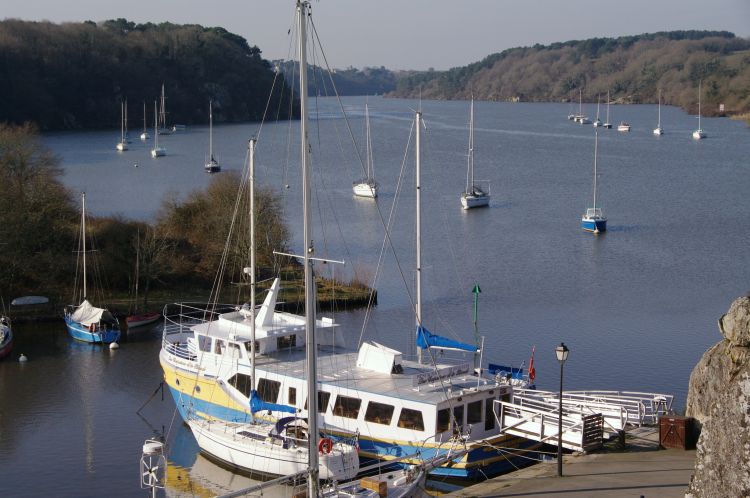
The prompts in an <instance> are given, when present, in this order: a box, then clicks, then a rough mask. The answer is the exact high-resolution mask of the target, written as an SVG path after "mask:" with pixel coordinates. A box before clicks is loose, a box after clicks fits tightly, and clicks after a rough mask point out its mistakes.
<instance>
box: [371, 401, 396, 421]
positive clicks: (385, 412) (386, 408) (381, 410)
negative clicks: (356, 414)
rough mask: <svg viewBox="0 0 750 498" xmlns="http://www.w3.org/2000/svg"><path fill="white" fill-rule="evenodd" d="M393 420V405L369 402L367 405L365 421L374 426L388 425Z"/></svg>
mask: <svg viewBox="0 0 750 498" xmlns="http://www.w3.org/2000/svg"><path fill="white" fill-rule="evenodd" d="M391 418H393V405H386V404H384V403H377V402H375V401H370V402H369V403H367V410H366V411H365V420H366V421H367V422H375V423H376V424H383V425H390V424H391Z"/></svg>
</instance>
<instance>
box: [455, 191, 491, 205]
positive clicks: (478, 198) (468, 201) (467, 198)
mask: <svg viewBox="0 0 750 498" xmlns="http://www.w3.org/2000/svg"><path fill="white" fill-rule="evenodd" d="M489 204H490V196H489V195H472V194H465V193H464V194H461V207H463V208H464V209H473V208H478V207H485V206H489Z"/></svg>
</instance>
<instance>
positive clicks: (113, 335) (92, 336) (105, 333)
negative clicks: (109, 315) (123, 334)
mask: <svg viewBox="0 0 750 498" xmlns="http://www.w3.org/2000/svg"><path fill="white" fill-rule="evenodd" d="M65 325H66V327H67V328H68V334H69V335H70V337H72V338H73V339H76V340H77V341H82V342H90V343H94V344H108V343H112V342H117V341H119V340H120V329H119V328H107V329H105V330H100V329H98V328H97V329H96V330H94V331H91V330H90V329H89V328H88V327H86V326H85V325H83V324H81V323H79V322H76V321H73V320H72V319H71V318H70V316H66V317H65Z"/></svg>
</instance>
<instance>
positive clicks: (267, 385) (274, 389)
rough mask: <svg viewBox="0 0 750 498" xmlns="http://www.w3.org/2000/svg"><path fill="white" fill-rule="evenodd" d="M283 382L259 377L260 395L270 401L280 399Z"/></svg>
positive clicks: (274, 401)
mask: <svg viewBox="0 0 750 498" xmlns="http://www.w3.org/2000/svg"><path fill="white" fill-rule="evenodd" d="M280 389H281V382H278V381H275V380H268V379H263V378H259V379H258V396H260V399H262V400H263V401H266V402H268V403H276V402H277V400H278V399H279V390H280Z"/></svg>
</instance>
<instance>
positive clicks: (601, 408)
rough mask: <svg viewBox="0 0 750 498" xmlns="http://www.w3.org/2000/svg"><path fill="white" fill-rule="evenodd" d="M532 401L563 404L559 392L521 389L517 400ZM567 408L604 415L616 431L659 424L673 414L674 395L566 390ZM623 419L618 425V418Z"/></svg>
mask: <svg viewBox="0 0 750 498" xmlns="http://www.w3.org/2000/svg"><path fill="white" fill-rule="evenodd" d="M516 396H517V397H519V399H522V398H527V397H528V398H531V399H535V400H537V401H539V402H544V403H547V404H549V405H550V406H551V405H556V404H559V401H560V398H559V393H557V392H553V391H539V390H533V389H517V390H516V391H515V394H514V397H516ZM562 400H563V409H564V410H572V411H580V412H582V413H594V412H595V413H600V412H601V413H602V415H604V417H605V420H606V421H607V424H608V425H609V426H610V427H611V428H612V429H614V430H622V429H625V427H626V426H627V425H633V426H637V427H640V426H643V425H656V424H657V423H658V421H659V417H661V416H663V415H667V414H669V413H671V411H672V403H673V401H674V396H673V395H671V394H660V393H646V392H637V391H564V392H563V398H562ZM620 417H621V418H622V420H620V421H619V422H618V418H620Z"/></svg>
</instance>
